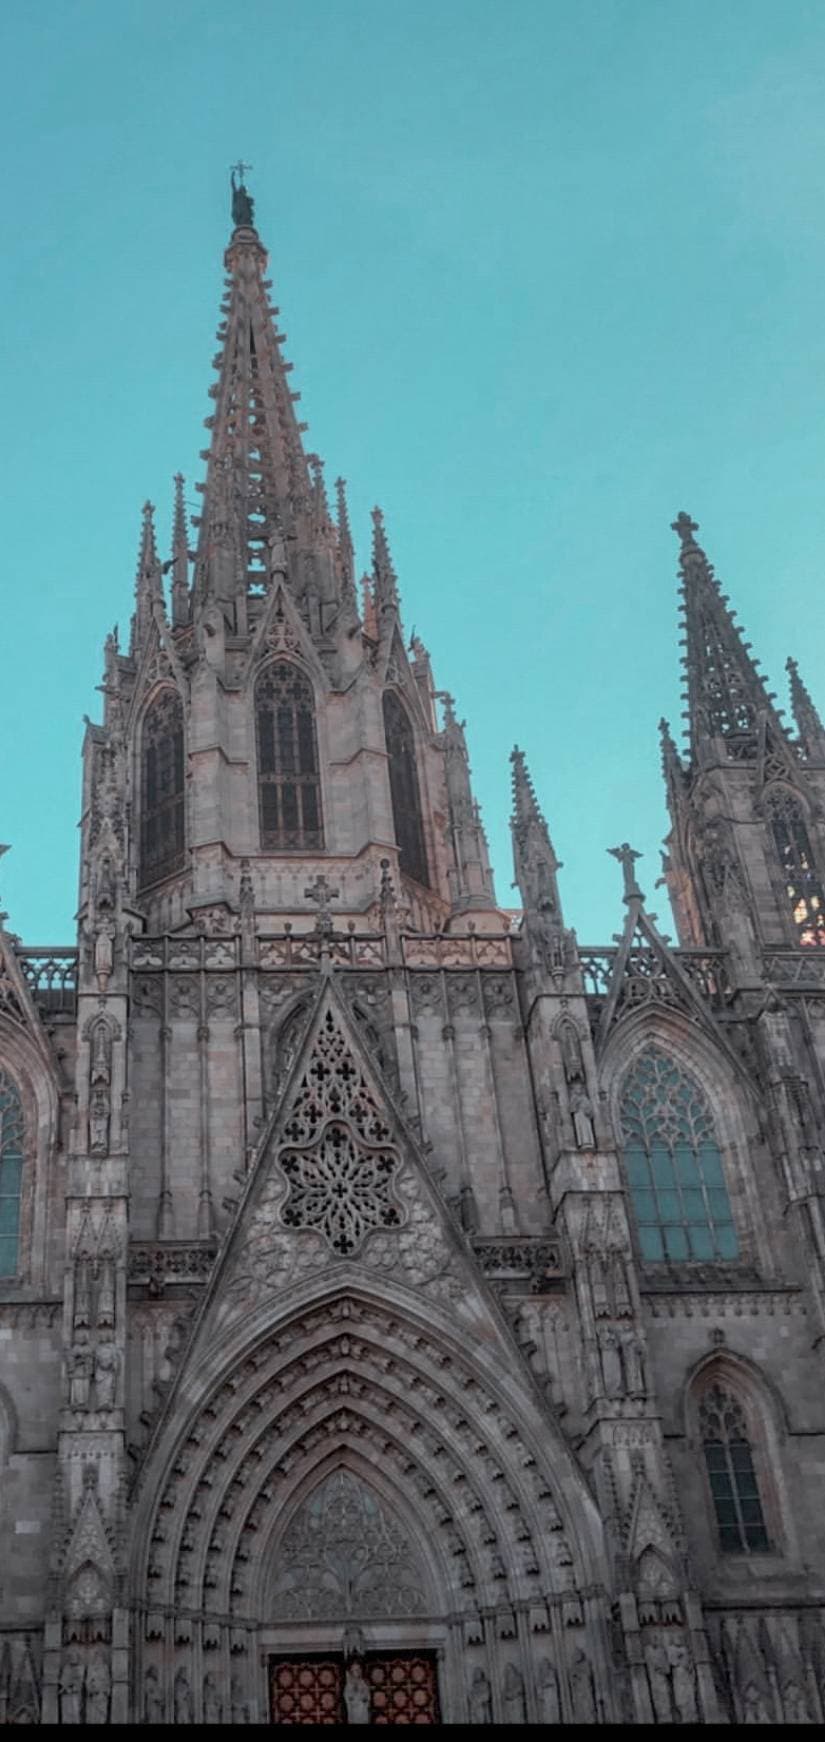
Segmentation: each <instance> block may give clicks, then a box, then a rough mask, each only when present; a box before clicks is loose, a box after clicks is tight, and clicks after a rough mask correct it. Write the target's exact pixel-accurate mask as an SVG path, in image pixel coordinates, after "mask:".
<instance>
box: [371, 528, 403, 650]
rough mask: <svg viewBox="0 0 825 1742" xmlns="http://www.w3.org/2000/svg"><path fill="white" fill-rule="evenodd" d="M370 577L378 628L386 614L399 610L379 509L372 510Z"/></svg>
mask: <svg viewBox="0 0 825 1742" xmlns="http://www.w3.org/2000/svg"><path fill="white" fill-rule="evenodd" d="M372 575H373V595H374V598H375V604H376V609H377V611H378V623H379V627H380V626H381V624H382V622H383V620H384V618H385V616H386V614H387V613H388V612H393V611H394V612H395V613H396V614H397V613H398V611H399V608H400V601H399V597H398V579H397V576H396V573H395V569H394V568H393V561H392V557H391V556H390V547H389V544H388V542H387V530H386V527H385V525H384V516H383V514H382V512H381V509H380V508H373V511H372Z"/></svg>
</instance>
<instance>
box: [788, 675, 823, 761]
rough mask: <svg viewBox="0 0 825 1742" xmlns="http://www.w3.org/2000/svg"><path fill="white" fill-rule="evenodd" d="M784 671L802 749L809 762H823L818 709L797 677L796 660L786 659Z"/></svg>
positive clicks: (821, 732) (802, 682) (821, 734)
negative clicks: (789, 685)
mask: <svg viewBox="0 0 825 1742" xmlns="http://www.w3.org/2000/svg"><path fill="white" fill-rule="evenodd" d="M785 670H786V671H787V673H788V676H789V678H790V680H791V709H792V711H793V717H794V719H795V721H796V729H797V731H798V733H799V742H800V744H801V746H802V749H803V751H804V753H805V755H806V757H807V758H808V759H809V760H810V761H813V760H815V761H817V762H821V761H825V727H823V724H822V720H821V719H820V715H819V709H818V708H817V706H816V704H815V702H814V700H813V698H812V696H811V694H810V691H809V690H808V686H807V684H806V683H805V682H804V680H803V679H802V678H801V677H800V675H799V666H798V665H797V662H796V660H795V659H788V661H787V663H786V666H785Z"/></svg>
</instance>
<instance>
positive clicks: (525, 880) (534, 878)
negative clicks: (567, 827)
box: [510, 745, 561, 912]
mask: <svg viewBox="0 0 825 1742" xmlns="http://www.w3.org/2000/svg"><path fill="white" fill-rule="evenodd" d="M510 762H511V764H512V769H513V815H512V817H511V819H510V827H511V829H512V834H513V864H514V869H515V876H516V882H517V884H518V886H519V889H520V890H521V897H522V900H523V902H524V906H525V908H527V909H531V908H532V909H537V908H540V907H547V906H548V904H549V905H550V907H551V909H552V910H553V911H556V912H559V911H560V907H559V894H558V886H557V882H556V872H557V871H559V870H560V869H561V864H560V861H559V860H558V859H557V858H556V853H555V849H554V847H553V843H552V841H551V839H550V831H549V829H548V827H547V824H546V822H545V820H544V816H543V814H542V812H541V810H540V809H539V803H538V799H537V798H536V793H535V788H534V786H533V782H532V780H531V778H530V771H529V769H528V767H527V762H526V760H525V756H524V751H523V750H519V748H518V745H516V747H515V749H514V750H513V752H512V754H511V756H510Z"/></svg>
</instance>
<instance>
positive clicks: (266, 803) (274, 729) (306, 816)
mask: <svg viewBox="0 0 825 1742" xmlns="http://www.w3.org/2000/svg"><path fill="white" fill-rule="evenodd" d="M255 720H256V726H257V734H258V802H259V807H260V817H261V846H262V847H264V848H267V849H269V851H270V852H283V851H286V850H289V849H290V848H307V847H323V844H324V831H323V824H322V820H321V782H320V778H319V774H318V743H317V739H316V735H315V706H314V702H313V695H312V685H311V684H310V682H309V679H308V678H306V677H305V676H304V674H303V672H302V671H299V670H298V667H297V665H289V664H287V662H286V661H279V663H278V664H277V665H268V666H266V668H265V670H264V671H263V672H262V673H261V675H260V677H259V679H258V682H257V684H256V686H255Z"/></svg>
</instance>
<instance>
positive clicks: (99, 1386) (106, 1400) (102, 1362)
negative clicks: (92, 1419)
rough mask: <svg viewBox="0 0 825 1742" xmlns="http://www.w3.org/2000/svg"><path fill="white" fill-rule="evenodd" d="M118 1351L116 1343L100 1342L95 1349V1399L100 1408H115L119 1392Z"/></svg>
mask: <svg viewBox="0 0 825 1742" xmlns="http://www.w3.org/2000/svg"><path fill="white" fill-rule="evenodd" d="M117 1370H118V1353H117V1349H116V1348H115V1345H114V1343H112V1342H109V1341H108V1340H107V1341H105V1342H100V1343H98V1346H97V1348H96V1350H95V1400H96V1403H97V1407H98V1409H114V1407H115V1396H116V1393H117Z"/></svg>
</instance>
